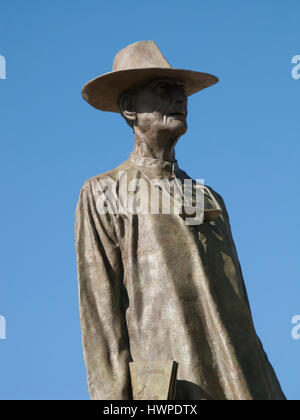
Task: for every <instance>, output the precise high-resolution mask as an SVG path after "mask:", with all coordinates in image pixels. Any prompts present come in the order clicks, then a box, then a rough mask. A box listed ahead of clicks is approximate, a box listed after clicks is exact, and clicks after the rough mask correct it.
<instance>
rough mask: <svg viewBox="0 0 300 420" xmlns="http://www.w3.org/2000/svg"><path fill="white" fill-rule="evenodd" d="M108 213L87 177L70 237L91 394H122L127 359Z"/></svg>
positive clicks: (119, 274)
mask: <svg viewBox="0 0 300 420" xmlns="http://www.w3.org/2000/svg"><path fill="white" fill-rule="evenodd" d="M111 217H112V215H109V214H101V215H100V214H99V213H98V212H97V209H96V204H95V194H94V193H93V189H92V183H86V184H85V185H84V186H83V188H82V190H81V194H80V198H79V201H78V204H77V208H76V221H75V240H76V253H77V268H78V282H79V310H80V322H81V330H82V342H83V352H84V358H85V364H86V369H87V379H88V385H89V391H90V395H91V399H93V400H107V399H110V400H116V399H121V400H127V399H129V395H130V381H129V368H128V363H129V362H130V361H131V356H130V351H129V339H128V333H127V327H126V322H125V315H124V313H123V311H122V309H121V305H120V298H121V286H122V278H123V267H122V260H121V255H120V250H119V248H118V246H117V244H116V241H115V240H114V230H113V226H112V222H111V219H110V218H111Z"/></svg>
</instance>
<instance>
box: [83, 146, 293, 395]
mask: <svg viewBox="0 0 300 420" xmlns="http://www.w3.org/2000/svg"><path fill="white" fill-rule="evenodd" d="M120 174H122V176H124V175H126V177H127V182H128V183H129V181H132V180H133V181H132V182H135V183H136V186H137V187H138V184H139V183H141V182H142V181H141V180H143V183H144V184H145V183H146V184H147V185H149V186H150V184H151V186H152V184H153V182H154V180H165V181H166V182H167V183H168V182H171V180H174V179H175V180H180V181H182V182H183V180H184V179H186V178H189V177H188V175H187V174H186V173H185V172H184V171H182V170H180V169H179V167H178V163H177V161H175V162H174V163H173V164H172V163H169V162H162V161H159V160H157V159H153V158H149V157H144V156H141V155H139V154H136V153H131V155H130V157H129V159H128V160H127V161H126V162H124V163H123V164H121V165H120V166H118V167H117V168H116V169H114V170H111V171H109V172H106V173H104V174H101V175H99V176H96V177H94V178H91V179H89V180H87V181H86V182H85V184H84V185H83V187H82V190H81V193H80V198H79V201H78V204H77V209H76V227H75V231H76V250H77V258H78V279H79V304H80V319H81V328H82V338H83V350H84V357H85V363H86V369H87V378H88V385H89V391H90V395H91V398H92V399H101V400H106V399H107V400H108V399H109V400H116V399H121V400H122V399H123V400H127V399H130V398H131V385H130V375H129V368H128V365H129V362H130V361H157V360H159V361H163V360H165V361H172V360H175V361H176V362H178V364H179V365H178V376H177V378H178V380H177V392H176V399H183V400H191V399H194V400H201V399H213V400H224V399H226V400H281V399H285V396H284V394H283V392H282V390H281V388H280V384H279V382H278V380H277V378H276V375H275V373H274V371H273V368H272V366H271V364H270V363H269V361H268V358H267V356H266V354H265V352H264V350H263V347H262V344H261V342H260V340H259V338H258V337H257V335H256V332H255V329H254V325H253V320H252V316H251V311H250V307H249V303H248V298H247V293H246V289H245V285H244V280H243V276H242V271H241V267H240V264H239V260H238V256H237V252H236V248H235V245H234V242H233V239H232V234H231V229H230V224H229V218H228V214H227V211H226V208H225V204H224V202H223V199H222V197H221V196H220V195H219V194H217V193H216V192H215V191H213V190H212V189H211V188H209V187H206V192H205V195H204V208H205V209H207V210H214V209H217V210H216V212H215V213H214V212H213V211H212V214H214V216H213V217H211V218H210V217H208V218H204V220H203V221H202V223H199V224H194V225H193V224H192V225H190V224H187V223H186V221H185V218H184V217H183V215H181V214H137V212H136V214H134V212H120V211H117V210H116V208H115V201H114V200H112V197H114V198H117V200H119V202H121V203H122V204H124V203H125V200H126V199H127V200H128V197H127V198H125V197H123V195H124V188H120V182H121V181H120V179H121V178H120ZM155 182H156V181H155ZM104 184H109V185H108V187H109V188H110V191H112V190H113V191H114V194H113V195H110V196H109V198H108V199H107V191H105V188H103V185H104ZM106 190H107V188H106ZM127 192H128V191H127ZM171 195H172V194H171V193H170V196H171ZM104 197H105V200H106V201H107V202H106V204H105V205H104V204H103V203H104V201H105V200H103V198H104ZM113 201H114V202H113ZM104 208H106V210H104V211H103V209H104ZM108 210H110V211H108ZM132 213H133V214H132ZM208 213H209V212H208Z"/></svg>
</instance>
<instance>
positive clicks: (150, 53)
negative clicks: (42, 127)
mask: <svg viewBox="0 0 300 420" xmlns="http://www.w3.org/2000/svg"><path fill="white" fill-rule="evenodd" d="M156 78H170V79H175V80H178V81H181V82H183V83H184V86H185V91H186V95H187V96H190V95H192V94H193V93H196V92H199V91H200V90H202V89H205V88H207V87H209V86H212V85H214V84H215V83H217V82H218V81H219V79H218V78H217V77H216V76H213V75H212V74H208V73H201V72H198V71H192V70H182V69H174V68H173V67H171V65H170V64H169V63H168V61H167V60H166V58H165V57H164V56H163V54H162V53H161V51H160V50H159V48H158V46H157V45H156V44H155V42H154V41H140V42H135V43H134V44H131V45H128V46H127V47H126V48H124V49H122V50H121V51H119V52H118V53H117V55H116V56H115V59H114V63H113V71H112V72H109V73H105V74H103V75H102V76H99V77H96V78H95V79H93V80H91V81H89V82H88V83H87V84H86V85H85V86H84V87H83V89H82V92H81V93H82V97H83V98H84V99H85V100H86V101H87V102H88V103H89V104H90V105H92V106H93V107H94V108H97V109H100V110H102V111H110V112H120V109H119V100H120V96H121V95H122V93H123V92H125V91H127V90H129V89H131V88H134V87H137V86H139V85H142V84H144V83H147V82H148V81H149V82H150V81H151V80H153V79H156Z"/></svg>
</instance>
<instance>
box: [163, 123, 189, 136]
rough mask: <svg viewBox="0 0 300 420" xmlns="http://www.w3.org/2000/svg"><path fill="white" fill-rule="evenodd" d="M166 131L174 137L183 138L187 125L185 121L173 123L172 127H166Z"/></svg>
mask: <svg viewBox="0 0 300 420" xmlns="http://www.w3.org/2000/svg"><path fill="white" fill-rule="evenodd" d="M168 129H169V131H170V132H171V133H172V134H174V135H175V136H183V134H185V133H186V132H187V123H186V122H185V121H174V123H173V124H172V126H170V125H169V126H168Z"/></svg>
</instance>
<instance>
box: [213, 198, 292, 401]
mask: <svg viewBox="0 0 300 420" xmlns="http://www.w3.org/2000/svg"><path fill="white" fill-rule="evenodd" d="M214 193H215V192H214ZM215 194H216V193H215ZM216 195H217V197H218V200H219V203H220V205H221V208H222V213H223V217H224V222H225V225H226V230H227V234H228V238H229V241H230V244H231V248H232V250H233V255H234V260H235V264H236V267H237V270H238V272H239V278H240V287H241V290H242V293H243V296H244V299H245V302H246V304H247V307H248V309H249V313H250V317H251V321H252V324H253V317H252V311H251V307H250V303H249V299H248V294H247V290H246V286H245V282H244V278H243V273H242V269H241V265H240V262H239V258H238V253H237V249H236V245H235V242H234V239H233V236H232V231H231V226H230V220H229V215H228V212H227V209H226V205H225V202H224V200H223V198H222V197H221V196H220V195H219V194H216ZM253 329H254V331H255V328H254V324H253ZM255 335H256V338H257V342H258V348H259V350H260V352H261V357H262V360H261V366H260V368H261V371H262V372H264V377H265V381H266V383H267V389H268V395H269V396H270V399H272V400H286V397H285V395H284V393H283V391H282V389H281V386H280V383H279V381H278V379H277V376H276V373H275V371H274V369H273V366H272V365H271V363H270V361H269V359H268V356H267V354H266V352H265V351H264V348H263V345H262V343H261V340H260V339H259V337H258V336H257V334H256V332H255Z"/></svg>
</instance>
